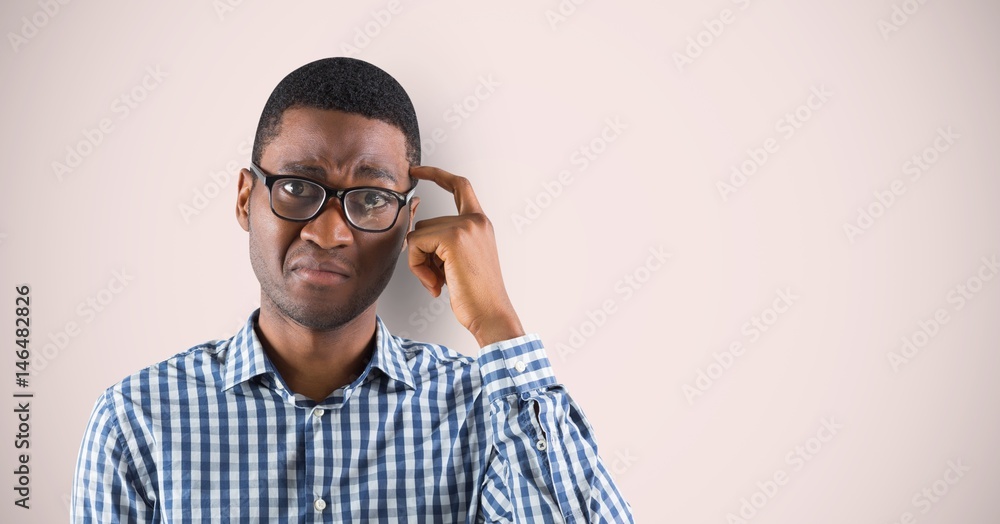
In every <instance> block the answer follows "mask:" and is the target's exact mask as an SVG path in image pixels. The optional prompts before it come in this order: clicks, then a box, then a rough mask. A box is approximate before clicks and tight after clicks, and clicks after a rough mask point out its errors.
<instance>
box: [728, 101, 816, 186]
mask: <svg viewBox="0 0 1000 524" xmlns="http://www.w3.org/2000/svg"><path fill="white" fill-rule="evenodd" d="M809 91H810V93H809V95H808V96H807V97H806V99H805V101H803V102H802V103H801V104H799V105H798V106H796V107H795V109H793V110H791V111H789V112H787V113H785V114H784V115H783V116H782V117H781V118H779V119H778V120H777V121H776V122H775V123H774V131H775V133H778V134H779V135H780V136H781V138H782V140H784V141H786V142H787V141H789V140H791V139H792V137H794V136H795V135H796V134H797V133H798V132H799V130H801V129H802V126H804V125H805V124H806V122H808V121H809V120H811V119H812V118H813V117H814V116H815V115H816V113H817V112H818V111H819V110H820V109H822V108H823V107H825V106H826V104H827V103H828V102H829V101H830V98H831V97H833V92H832V91H829V90H827V88H826V86H825V85H823V84H820V85H818V86H812V87H811V88H810V89H809ZM780 148H781V142H779V141H778V139H777V138H775V137H769V138H767V139H765V140H764V142H763V143H762V144H761V146H760V147H749V148H747V150H746V151H747V155H746V160H743V161H742V162H740V163H739V164H738V165H734V166H732V171H731V173H730V175H729V179H728V180H725V179H723V180H719V181H717V182H716V183H715V188H716V189H717V190H718V191H719V196H720V197H722V201H723V202H726V201H728V200H729V197H730V196H732V195H734V194H735V193H736V191H737V190H739V189H740V188H742V187H743V186H745V185H746V183H747V181H748V180H750V177H752V176H754V175H755V174H757V173H758V172H759V171H760V169H761V168H763V167H764V164H766V163H767V161H768V159H770V158H771V156H772V155H774V154H775V153H777V152H778V150H779V149H780Z"/></svg>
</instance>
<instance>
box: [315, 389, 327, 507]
mask: <svg viewBox="0 0 1000 524" xmlns="http://www.w3.org/2000/svg"><path fill="white" fill-rule="evenodd" d="M323 413H326V412H325V411H323V408H316V409H315V410H313V416H314V417H316V418H320V417H322V416H323ZM317 502H323V501H322V499H321V500H319V501H317Z"/></svg>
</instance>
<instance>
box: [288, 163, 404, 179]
mask: <svg viewBox="0 0 1000 524" xmlns="http://www.w3.org/2000/svg"><path fill="white" fill-rule="evenodd" d="M281 171H282V172H284V173H287V174H290V175H297V176H304V177H307V178H313V179H316V180H317V181H319V182H323V181H324V179H325V178H326V170H325V169H323V168H322V167H319V166H317V165H312V164H301V163H298V162H291V163H288V164H285V165H284V166H282V169H281ZM354 175H355V176H357V177H358V178H362V179H368V180H376V181H384V182H388V183H390V184H395V183H396V175H394V174H393V173H392V172H391V171H389V170H388V169H384V168H381V167H378V166H373V165H371V164H362V165H360V166H358V167H357V168H355V169H354Z"/></svg>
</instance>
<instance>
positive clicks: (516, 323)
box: [469, 312, 526, 348]
mask: <svg viewBox="0 0 1000 524" xmlns="http://www.w3.org/2000/svg"><path fill="white" fill-rule="evenodd" d="M469 331H470V332H471V333H472V336H474V337H476V342H477V343H479V347H480V348H483V347H486V346H488V345H490V344H495V343H497V342H502V341H504V340H510V339H514V338H518V337H523V336H524V335H525V334H526V333H525V332H524V328H523V327H521V321H520V319H518V318H517V315H516V314H515V313H513V312H511V313H509V314H507V315H503V316H500V317H493V318H490V319H487V320H485V321H483V322H482V323H479V324H477V325H476V326H474V328H473V329H470V330H469Z"/></svg>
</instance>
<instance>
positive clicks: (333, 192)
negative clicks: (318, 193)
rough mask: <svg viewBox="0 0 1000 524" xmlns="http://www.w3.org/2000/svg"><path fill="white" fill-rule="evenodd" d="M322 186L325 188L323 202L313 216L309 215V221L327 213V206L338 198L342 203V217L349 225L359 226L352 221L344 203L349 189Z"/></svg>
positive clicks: (338, 201)
mask: <svg viewBox="0 0 1000 524" xmlns="http://www.w3.org/2000/svg"><path fill="white" fill-rule="evenodd" d="M320 187H321V188H322V189H323V203H321V204H320V205H319V208H317V209H316V213H314V214H313V216H311V217H309V221H310V222H312V221H313V220H316V219H317V218H319V216H320V215H322V214H323V213H326V211H327V206H329V205H330V201H331V200H336V201H337V203H338V204H340V215H341V219H342V220H343V221H344V222H345V223H346V224H347V225H348V226H352V227H357V226H355V225H354V222H352V221H351V219H350V218H349V217H348V216H347V207H346V206H345V205H344V197H345V196H346V195H347V190H346V189H333V188H330V187H323V186H320Z"/></svg>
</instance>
